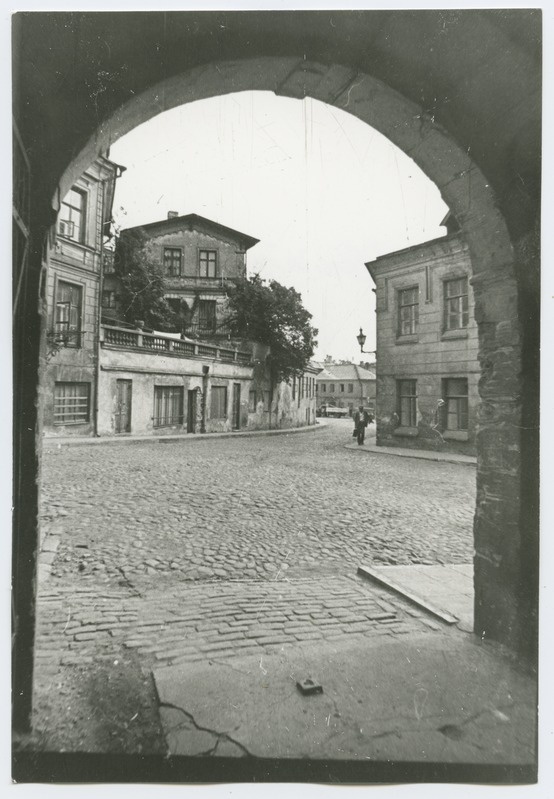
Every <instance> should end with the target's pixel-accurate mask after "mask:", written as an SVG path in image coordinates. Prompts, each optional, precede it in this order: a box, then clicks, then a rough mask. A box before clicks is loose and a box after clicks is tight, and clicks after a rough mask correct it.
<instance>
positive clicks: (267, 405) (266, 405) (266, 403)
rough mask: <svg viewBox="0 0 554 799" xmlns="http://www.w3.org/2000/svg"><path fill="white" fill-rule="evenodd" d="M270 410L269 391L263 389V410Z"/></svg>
mask: <svg viewBox="0 0 554 799" xmlns="http://www.w3.org/2000/svg"><path fill="white" fill-rule="evenodd" d="M269 410H271V392H270V391H264V411H269Z"/></svg>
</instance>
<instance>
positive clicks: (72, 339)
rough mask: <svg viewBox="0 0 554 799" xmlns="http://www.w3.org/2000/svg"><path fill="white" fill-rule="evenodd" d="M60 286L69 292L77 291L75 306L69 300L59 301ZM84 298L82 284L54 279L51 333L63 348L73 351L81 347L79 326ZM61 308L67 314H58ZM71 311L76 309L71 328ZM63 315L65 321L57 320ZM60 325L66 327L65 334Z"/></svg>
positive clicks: (81, 319)
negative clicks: (69, 348) (75, 318)
mask: <svg viewBox="0 0 554 799" xmlns="http://www.w3.org/2000/svg"><path fill="white" fill-rule="evenodd" d="M62 286H63V287H67V288H69V289H71V291H73V290H77V291H78V292H79V302H78V303H77V304H74V303H72V302H71V298H70V300H69V301H63V300H61V299H60V289H61V287H62ZM84 296H85V287H84V285H83V284H82V283H73V282H71V281H70V280H61V279H59V278H57V279H56V284H55V288H54V309H53V315H52V323H53V333H54V338H55V340H56V341H57V342H62V343H63V346H64V347H71V348H73V349H81V347H82V334H83V332H84V331H82V330H81V326H82V322H83V305H84ZM62 307H64V308H67V314H60V310H61V308H62ZM73 309H77V312H76V316H77V320H76V321H75V322H73V326H72V322H71V316H72V311H73ZM65 315H66V316H67V319H62V318H59V316H65ZM61 325H64V326H65V325H67V328H66V332H63V328H61Z"/></svg>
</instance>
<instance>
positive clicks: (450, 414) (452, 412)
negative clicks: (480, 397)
mask: <svg viewBox="0 0 554 799" xmlns="http://www.w3.org/2000/svg"><path fill="white" fill-rule="evenodd" d="M443 395H444V398H445V420H444V426H445V429H446V430H467V426H468V425H467V420H468V391H467V378H465V377H449V378H445V380H444V381H443Z"/></svg>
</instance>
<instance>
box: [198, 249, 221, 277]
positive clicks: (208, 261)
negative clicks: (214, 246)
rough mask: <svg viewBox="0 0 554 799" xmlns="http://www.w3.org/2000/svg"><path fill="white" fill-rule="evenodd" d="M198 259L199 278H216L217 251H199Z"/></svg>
mask: <svg viewBox="0 0 554 799" xmlns="http://www.w3.org/2000/svg"><path fill="white" fill-rule="evenodd" d="M198 258H199V272H200V277H217V250H200V251H199V253H198Z"/></svg>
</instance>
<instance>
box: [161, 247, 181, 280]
mask: <svg viewBox="0 0 554 799" xmlns="http://www.w3.org/2000/svg"><path fill="white" fill-rule="evenodd" d="M164 271H165V273H166V275H168V276H169V277H179V276H180V275H181V274H182V271H183V251H182V250H181V248H180V247H164Z"/></svg>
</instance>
